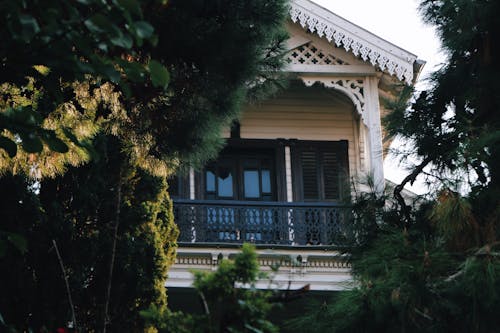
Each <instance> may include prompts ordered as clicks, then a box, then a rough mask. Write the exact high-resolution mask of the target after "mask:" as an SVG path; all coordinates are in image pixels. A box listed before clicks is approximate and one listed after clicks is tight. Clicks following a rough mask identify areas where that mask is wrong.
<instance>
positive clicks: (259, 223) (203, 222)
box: [174, 200, 352, 246]
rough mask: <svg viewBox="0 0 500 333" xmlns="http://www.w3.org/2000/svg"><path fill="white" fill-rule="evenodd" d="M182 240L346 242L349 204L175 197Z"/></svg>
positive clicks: (182, 241)
mask: <svg viewBox="0 0 500 333" xmlns="http://www.w3.org/2000/svg"><path fill="white" fill-rule="evenodd" d="M174 215H175V219H176V223H177V225H178V227H179V229H180V236H179V239H178V241H179V242H181V243H243V242H251V243H256V244H281V245H325V246H326V245H336V246H342V245H346V244H347V241H348V240H349V238H350V237H349V234H350V225H351V223H350V221H351V219H352V212H351V208H350V207H349V206H342V205H338V204H335V203H331V202H330V203H323V202H256V201H229V200H174Z"/></svg>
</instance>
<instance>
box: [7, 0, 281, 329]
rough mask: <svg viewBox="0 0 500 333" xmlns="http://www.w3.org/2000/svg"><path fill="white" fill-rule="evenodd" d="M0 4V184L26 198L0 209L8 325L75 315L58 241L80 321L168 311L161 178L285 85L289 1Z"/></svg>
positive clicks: (169, 228)
mask: <svg viewBox="0 0 500 333" xmlns="http://www.w3.org/2000/svg"><path fill="white" fill-rule="evenodd" d="M0 13H1V14H0V23H1V24H2V25H3V26H4V27H5V29H4V30H2V31H1V32H0V37H1V38H2V41H3V43H2V45H3V46H2V47H0V61H1V75H0V77H1V82H0V94H1V97H2V98H0V174H1V175H2V178H0V180H1V181H5V182H6V183H5V185H4V186H3V187H2V191H6V193H8V192H9V191H12V192H15V191H17V192H19V193H23V195H24V196H26V197H29V199H30V200H29V202H30V205H29V207H28V206H26V204H24V205H23V204H22V203H21V202H25V200H20V201H19V202H17V201H16V202H10V201H6V202H9V206H6V209H4V210H2V211H1V212H2V213H1V214H2V218H1V220H2V226H1V227H0V229H1V230H2V232H1V233H0V251H3V254H4V256H3V257H1V258H0V260H2V262H1V263H0V264H1V267H2V271H8V272H9V274H4V275H3V276H2V278H1V279H2V280H1V281H0V282H1V284H2V288H3V289H2V290H1V294H2V299H1V300H0V313H1V314H2V316H3V318H4V319H5V322H6V323H9V324H12V325H13V326H12V327H14V328H16V329H18V330H26V329H28V328H32V329H34V330H37V331H38V330H40V331H43V330H45V329H47V330H53V329H55V328H56V327H62V326H64V325H65V324H66V323H67V321H68V320H70V318H71V317H72V315H71V311H72V309H70V306H69V304H68V303H69V302H68V295H67V291H66V290H65V280H64V279H63V278H62V276H63V272H62V271H61V267H60V262H58V260H57V256H56V255H55V251H54V248H53V247H52V244H53V243H52V240H56V242H57V244H58V249H59V250H60V253H61V256H62V258H63V259H64V265H65V266H66V269H65V272H64V276H66V277H67V279H68V284H69V289H70V292H71V293H72V294H73V295H72V298H73V300H74V302H73V303H74V304H75V307H74V308H75V309H74V310H75V314H76V318H77V324H78V329H79V330H81V331H97V330H101V329H102V323H103V322H106V321H108V320H109V324H108V326H109V329H110V330H112V331H141V330H142V329H143V328H144V321H143V320H142V319H141V318H140V317H139V316H138V313H139V311H140V310H141V309H145V308H148V307H150V306H155V307H156V308H157V309H158V311H160V312H161V313H163V312H164V311H165V306H166V296H165V289H164V280H165V276H166V269H167V268H168V266H169V265H170V264H171V263H172V260H173V256H174V249H175V239H176V233H177V229H176V228H175V226H174V225H173V219H172V210H171V203H170V200H169V199H168V195H167V194H166V183H165V176H169V175H171V174H172V173H173V172H174V171H175V169H176V168H178V167H179V165H180V164H181V161H182V162H183V164H185V165H190V164H201V163H203V162H204V161H206V160H207V159H209V158H210V157H213V156H214V155H215V154H216V152H217V151H218V149H219V148H220V147H221V145H222V140H221V139H220V133H221V130H222V128H224V126H225V125H227V124H229V123H230V122H231V121H232V120H233V119H234V118H236V117H237V116H238V113H239V110H240V107H241V105H242V103H243V102H244V101H246V100H253V99H255V98H257V97H260V96H264V95H265V93H270V92H272V91H273V90H274V89H276V87H279V86H280V85H281V84H282V77H280V76H279V74H278V73H279V70H280V68H281V65H282V63H283V57H282V55H283V50H284V41H285V39H286V33H284V27H283V23H284V20H285V18H286V15H287V14H286V13H287V7H286V2H285V1H284V0H274V1H252V2H248V1H244V0H238V1H234V0H231V1H230V0H225V1H219V2H217V3H215V4H214V3H213V1H198V0H192V1H169V2H168V4H167V2H166V1H155V0H150V1H140V2H139V1H136V0H113V1H101V0H79V1H72V2H67V1H57V0H55V1H52V0H50V1H47V0H37V1H31V2H16V1H10V2H9V1H7V2H2V3H0ZM12 179H14V180H15V182H14V183H8V182H10V181H12ZM17 192H15V193H17ZM12 198H18V197H16V196H14V195H13V196H12ZM4 217H5V218H4ZM114 230H117V232H116V235H115V234H114ZM23 240H26V244H25V242H24V241H23ZM115 240H116V247H115V245H114V242H115ZM23 252H25V253H23ZM112 258H114V265H111V262H113V260H112ZM239 269H241V270H243V269H248V270H249V269H250V267H245V266H241V267H239ZM110 270H111V272H112V273H113V274H112V276H113V279H112V280H111V288H110V290H111V297H110V298H109V299H108V298H107V297H106V292H105V291H106V290H107V288H108V282H109V281H108V276H109V271H110ZM10 272H11V273H10ZM248 272H250V271H248ZM248 274H251V273H248ZM252 278H253V275H247V276H246V277H243V281H251V279H252ZM238 279H240V278H238ZM108 301H109V310H108V311H107V312H108V313H107V314H105V312H106V311H104V310H103V309H104V308H106V305H105V304H106V303H108ZM245 304H246V305H245V306H247V311H248V312H249V313H250V314H252V315H253V316H254V317H255V316H258V315H260V314H261V313H262V311H261V310H259V308H257V309H255V310H253V308H252V304H253V303H252V302H249V303H245ZM241 306H243V305H241ZM252 311H253V312H252ZM105 317H108V318H105ZM173 318H177V317H175V316H174V317H173ZM247 324H248V325H254V323H253V322H249V323H247ZM255 325H262V326H263V327H267V326H266V325H267V324H266V322H265V321H263V322H259V323H256V324H255ZM256 327H257V326H256Z"/></svg>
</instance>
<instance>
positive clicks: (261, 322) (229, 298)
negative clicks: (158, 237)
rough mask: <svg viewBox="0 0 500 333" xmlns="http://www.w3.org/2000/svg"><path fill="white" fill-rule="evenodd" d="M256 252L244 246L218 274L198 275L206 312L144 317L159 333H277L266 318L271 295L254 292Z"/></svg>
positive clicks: (196, 285)
mask: <svg viewBox="0 0 500 333" xmlns="http://www.w3.org/2000/svg"><path fill="white" fill-rule="evenodd" d="M259 275H260V274H259V265H258V263H257V254H256V252H255V248H254V247H253V246H252V245H250V244H243V247H242V249H241V253H238V254H237V255H236V256H235V258H234V260H226V259H224V260H222V262H221V264H220V265H219V267H218V268H217V270H216V271H215V272H195V281H194V284H193V285H194V288H195V289H196V291H197V292H198V294H199V296H200V299H201V302H202V303H203V307H204V310H205V313H204V315H199V316H196V315H195V316H193V315H189V314H184V313H181V312H175V313H172V312H170V311H164V312H161V311H158V309H157V308H155V307H152V308H151V309H149V310H148V311H144V312H143V313H142V315H143V316H144V317H145V318H147V319H148V320H149V322H150V323H151V325H152V326H153V327H155V328H157V329H158V330H159V332H160V333H161V332H207V333H215V332H277V331H278V327H276V326H275V325H274V324H272V323H271V322H270V321H269V320H268V319H267V316H268V314H269V312H270V310H271V309H272V307H273V305H274V304H273V303H272V299H271V296H272V293H271V291H263V290H258V289H256V288H255V283H256V282H257V279H258V277H259Z"/></svg>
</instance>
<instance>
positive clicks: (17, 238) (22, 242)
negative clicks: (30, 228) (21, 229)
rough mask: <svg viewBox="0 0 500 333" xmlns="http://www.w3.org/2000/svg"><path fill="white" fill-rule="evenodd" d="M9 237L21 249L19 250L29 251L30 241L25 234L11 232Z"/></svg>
mask: <svg viewBox="0 0 500 333" xmlns="http://www.w3.org/2000/svg"><path fill="white" fill-rule="evenodd" d="M7 239H8V240H9V241H10V242H11V243H12V245H14V246H15V247H16V248H17V249H18V250H19V252H22V253H25V252H26V251H28V242H27V241H26V238H24V237H23V236H21V235H19V234H15V233H9V235H8V237H7Z"/></svg>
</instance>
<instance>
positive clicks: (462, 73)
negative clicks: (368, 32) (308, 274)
mask: <svg viewBox="0 0 500 333" xmlns="http://www.w3.org/2000/svg"><path fill="white" fill-rule="evenodd" d="M420 9H421V11H422V13H423V15H424V18H425V19H426V20H427V22H429V23H431V24H434V25H435V26H436V27H437V30H438V32H439V34H440V36H441V39H442V42H443V46H444V49H445V51H446V52H447V55H448V61H447V63H446V64H445V65H444V66H443V67H442V68H441V69H440V70H439V71H437V72H436V73H435V74H434V76H433V77H432V80H431V83H432V87H431V88H430V89H429V90H427V91H424V92H422V93H420V94H418V95H416V96H415V97H414V98H413V99H412V100H410V101H411V103H410V104H408V103H407V102H404V101H405V99H406V100H407V97H408V96H409V95H406V96H403V99H402V101H403V102H404V103H401V104H399V105H397V107H396V108H395V110H394V111H393V112H392V114H390V115H389V117H388V118H387V119H386V121H387V123H386V128H387V129H388V132H389V134H391V135H399V136H401V137H403V138H405V139H407V140H409V141H410V142H412V143H413V144H414V147H415V151H414V154H415V156H416V157H417V158H418V159H419V161H420V162H419V163H418V164H417V165H416V166H415V167H414V168H413V170H412V172H411V173H410V174H409V175H408V177H406V178H405V179H404V181H403V182H402V184H400V185H399V186H397V187H396V189H395V191H394V199H393V201H392V205H393V206H392V208H391V209H384V207H383V206H379V208H378V213H377V215H378V216H380V217H381V219H378V220H375V219H368V220H361V221H357V222H358V223H357V225H359V226H361V227H360V228H361V229H360V230H359V234H361V235H369V236H368V237H365V238H364V239H363V242H362V243H361V244H356V246H354V247H353V248H352V249H351V253H352V257H351V263H352V267H353V275H354V277H355V281H356V282H357V285H356V287H354V288H353V289H352V290H350V291H346V292H343V293H340V294H339V295H338V296H337V297H336V299H335V300H334V301H333V302H332V303H330V304H328V305H326V306H325V307H323V308H322V313H321V320H316V321H313V325H316V327H315V329H317V330H321V329H322V328H324V327H325V326H326V325H327V324H328V325H331V326H330V330H331V331H334V332H371V331H373V332H376V331H380V330H384V331H386V332H492V331H495V330H496V329H497V327H498V325H499V321H498V316H497V313H498V311H499V307H500V294H499V292H498V290H499V289H498V287H499V286H500V275H499V273H500V260H499V259H500V258H499V256H498V250H497V249H498V244H499V243H498V237H499V235H500V225H499V222H500V183H499V172H500V169H499V166H500V165H499V159H500V156H499V143H500V113H499V110H500V99H499V98H498V94H497V89H498V87H499V86H498V84H497V83H496V80H497V78H498V76H499V75H500V60H499V59H500V58H499V56H500V46H499V45H497V43H494V42H493V41H495V40H498V39H499V38H500V24H499V22H498V20H497V19H496V16H497V15H498V13H500V4H499V3H498V2H496V1H488V0H479V1H463V0H450V1H431V0H429V1H422V2H421V5H420ZM418 175H424V176H425V177H427V180H428V182H429V183H430V184H432V185H433V186H432V189H431V190H432V192H431V193H430V200H428V201H426V202H423V203H422V202H421V203H420V204H419V205H417V206H414V207H411V206H410V205H409V203H408V202H405V200H404V199H403V198H402V196H401V195H400V192H401V190H402V188H403V186H404V185H405V184H406V183H409V182H413V181H414V180H415V179H416V177H417V176H418ZM366 202H370V201H366ZM371 202H373V201H371ZM369 207H370V208H371V209H373V207H374V206H373V205H369ZM375 207H376V206H375ZM360 208H361V209H362V210H363V212H366V210H365V208H363V207H360ZM371 211H373V210H371ZM358 216H367V214H361V215H359V214H358ZM376 221H378V222H376ZM380 221H382V222H380ZM365 230H368V231H369V232H364V231H365ZM311 316H312V317H308V318H307V319H308V320H311V318H320V317H318V316H319V314H318V313H317V309H316V311H315V312H313V314H311ZM314 316H316V317H314ZM309 323H311V321H309Z"/></svg>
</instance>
